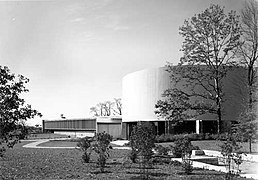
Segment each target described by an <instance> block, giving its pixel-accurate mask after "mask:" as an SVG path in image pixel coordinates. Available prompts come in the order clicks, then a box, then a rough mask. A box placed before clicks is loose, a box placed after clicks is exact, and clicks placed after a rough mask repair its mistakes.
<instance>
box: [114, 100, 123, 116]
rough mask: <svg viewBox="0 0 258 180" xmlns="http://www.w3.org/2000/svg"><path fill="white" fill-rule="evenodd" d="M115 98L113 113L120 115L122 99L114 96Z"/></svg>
mask: <svg viewBox="0 0 258 180" xmlns="http://www.w3.org/2000/svg"><path fill="white" fill-rule="evenodd" d="M114 100H115V107H116V108H114V109H113V111H114V113H115V114H118V115H122V100H121V98H114Z"/></svg>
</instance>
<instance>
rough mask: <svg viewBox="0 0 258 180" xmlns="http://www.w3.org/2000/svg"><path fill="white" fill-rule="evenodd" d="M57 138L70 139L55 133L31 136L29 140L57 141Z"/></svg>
mask: <svg viewBox="0 0 258 180" xmlns="http://www.w3.org/2000/svg"><path fill="white" fill-rule="evenodd" d="M55 138H68V136H67V135H63V134H53V133H41V134H30V135H29V136H28V139H30V140H33V139H55Z"/></svg>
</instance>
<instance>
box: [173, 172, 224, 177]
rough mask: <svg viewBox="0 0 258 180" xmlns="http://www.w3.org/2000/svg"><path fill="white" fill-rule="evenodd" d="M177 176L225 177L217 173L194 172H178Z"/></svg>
mask: <svg viewBox="0 0 258 180" xmlns="http://www.w3.org/2000/svg"><path fill="white" fill-rule="evenodd" d="M176 174H177V175H187V176H207V175H212V176H214V175H215V176H220V175H223V173H221V172H216V171H214V173H211V172H192V173H191V174H186V173H185V172H177V173H176Z"/></svg>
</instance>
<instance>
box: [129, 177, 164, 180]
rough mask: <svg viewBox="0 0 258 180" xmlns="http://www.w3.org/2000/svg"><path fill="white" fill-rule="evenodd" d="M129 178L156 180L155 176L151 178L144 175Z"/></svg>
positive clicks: (132, 179) (133, 179) (160, 179)
mask: <svg viewBox="0 0 258 180" xmlns="http://www.w3.org/2000/svg"><path fill="white" fill-rule="evenodd" d="M130 179H131V180H145V179H146V180H147V179H148V180H157V178H151V177H144V176H133V177H131V178H130ZM163 179H165V178H159V179H158V180H163Z"/></svg>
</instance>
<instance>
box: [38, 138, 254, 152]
mask: <svg viewBox="0 0 258 180" xmlns="http://www.w3.org/2000/svg"><path fill="white" fill-rule="evenodd" d="M222 143H223V142H221V141H216V140H205V141H192V144H193V145H194V146H199V148H200V149H205V150H215V151H220V150H221V149H220V145H222ZM76 144H77V142H74V141H70V140H50V141H48V142H46V143H42V144H40V145H39V146H45V147H76ZM158 144H160V145H163V146H169V145H173V143H172V142H166V143H158ZM240 144H241V146H242V148H241V151H242V152H245V153H249V144H248V143H240ZM114 146H117V145H114ZM252 152H253V153H258V144H257V143H253V144H252Z"/></svg>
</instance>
